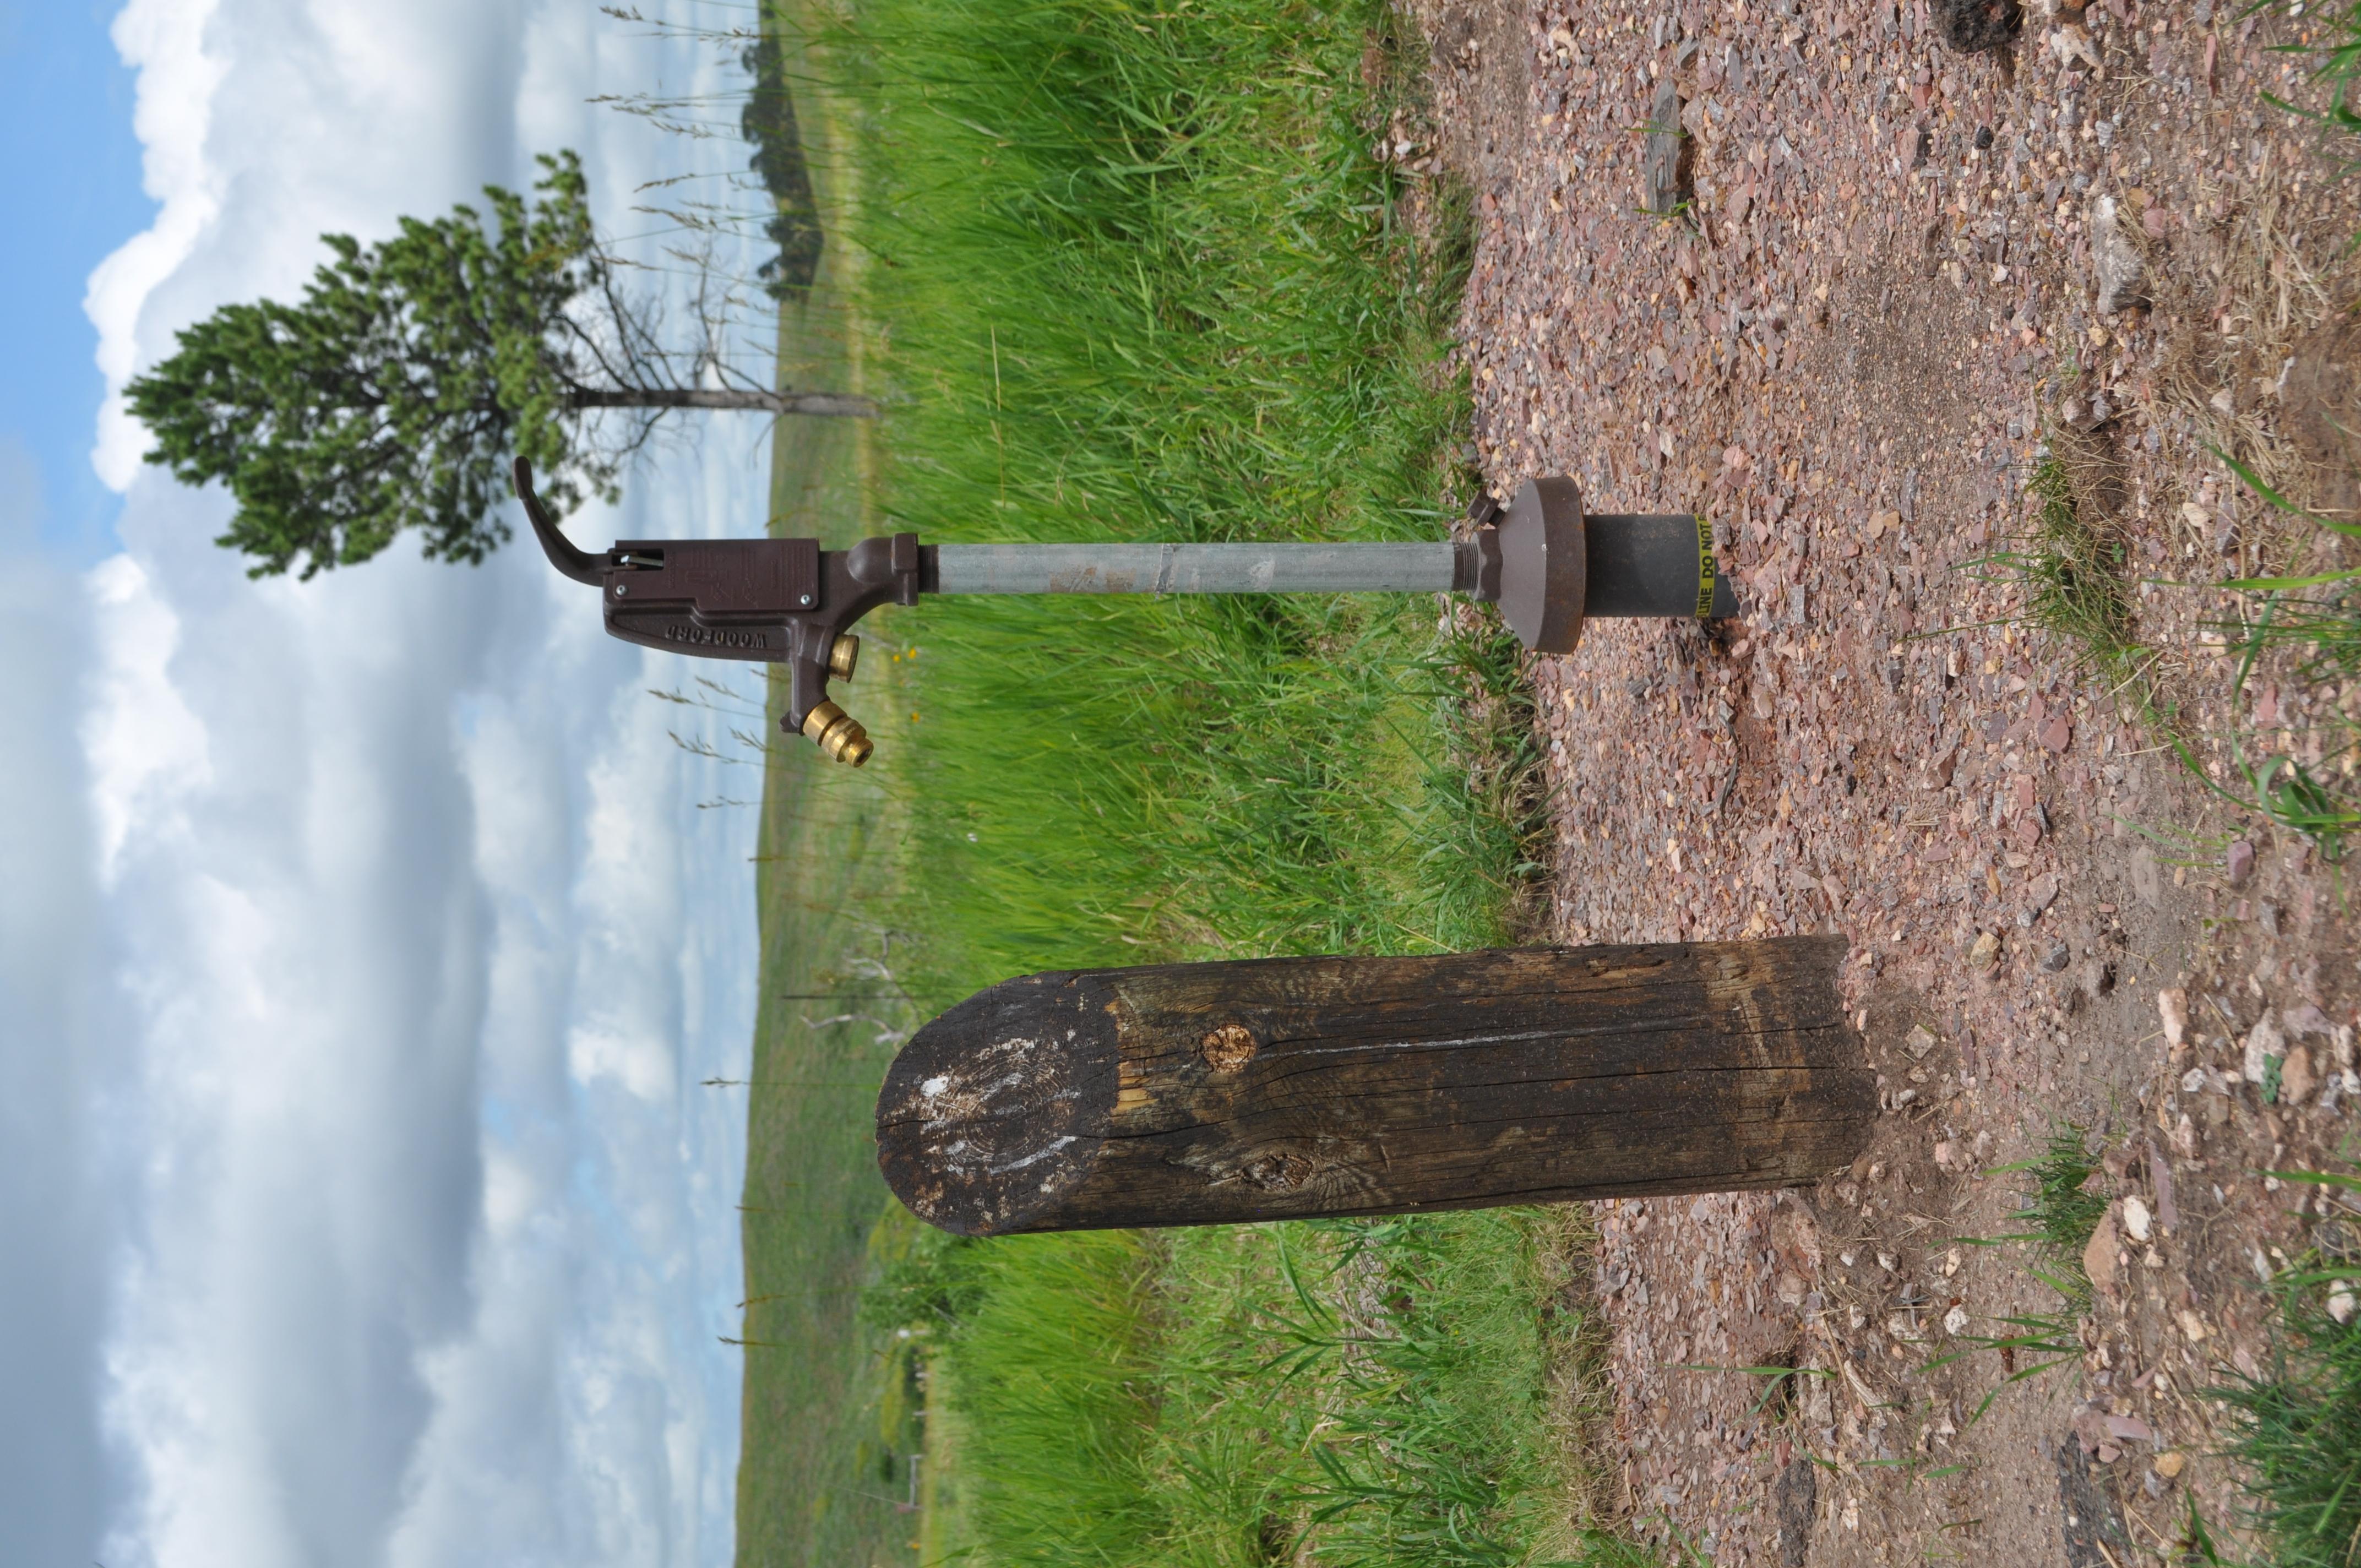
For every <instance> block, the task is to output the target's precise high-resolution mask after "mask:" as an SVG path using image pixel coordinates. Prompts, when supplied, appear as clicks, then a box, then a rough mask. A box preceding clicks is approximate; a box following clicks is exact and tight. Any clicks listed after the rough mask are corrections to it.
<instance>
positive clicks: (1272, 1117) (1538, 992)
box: [877, 937, 1877, 1235]
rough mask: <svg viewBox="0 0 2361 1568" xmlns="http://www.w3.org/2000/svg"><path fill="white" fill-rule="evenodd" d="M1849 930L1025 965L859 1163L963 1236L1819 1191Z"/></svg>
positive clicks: (1838, 1129)
mask: <svg viewBox="0 0 2361 1568" xmlns="http://www.w3.org/2000/svg"><path fill="white" fill-rule="evenodd" d="M1844 950H1845V944H1844V941H1843V938H1836V937H1791V938H1774V939H1772V940H1767V941H1759V942H1712V943H1695V944H1679V945H1664V946H1653V947H1607V948H1519V949H1513V950H1508V951H1499V952H1483V953H1465V954H1455V955H1449V956H1444V957H1440V958H1414V959H1345V958H1320V959H1260V960H1255V961H1249V962H1237V963H1202V964H1165V965H1158V966H1153V967H1148V968H1140V969H1118V970H1069V971H1063V972H1058V973H1050V974H1037V975H1027V976H1025V977H1024V978H1022V979H1019V980H1011V981H1004V982H1002V983H1001V984H999V985H995V986H993V987H992V988H991V989H989V990H987V991H982V992H977V993H976V994H975V995H973V996H971V997H969V998H968V999H967V1000H966V1001H965V1002H962V1003H960V1004H959V1005H957V1006H956V1007H953V1008H951V1009H950V1011H949V1012H947V1013H945V1014H942V1015H941V1016H940V1017H939V1018H937V1019H935V1020H934V1021H933V1022H932V1023H930V1024H928V1025H926V1027H924V1028H922V1029H920V1030H919V1031H918V1032H917V1035H916V1036H913V1037H912V1038H911V1040H910V1043H909V1044H908V1045H907V1046H906V1047H904V1048H903V1050H902V1053H901V1055H900V1056H899V1057H897V1058H895V1062H894V1066H893V1069H892V1070H891V1071H890V1072H889V1073H888V1074H887V1075H886V1079H885V1086H884V1090H883V1091H881V1093H880V1094H879V1097H878V1102H877V1160H878V1164H879V1165H880V1166H881V1167H882V1168H884V1173H885V1179H886V1182H887V1184H888V1185H889V1186H891V1187H892V1188H893V1190H894V1192H895V1195H896V1196H897V1197H899V1198H900V1199H901V1200H902V1201H903V1202H905V1203H906V1204H908V1205H909V1207H910V1208H911V1209H912V1210H913V1211H914V1212H916V1213H917V1215H918V1216H919V1218H921V1219H923V1220H926V1221H928V1222H929V1223H933V1224H936V1225H939V1226H941V1227H943V1228H944V1229H946V1230H950V1231H956V1232H959V1233H961V1234H967V1235H995V1234H1005V1233H1008V1232H1016V1231H1063V1230H1093V1229H1101V1228H1105V1227H1110V1226H1127V1225H1204V1224H1223V1223H1241V1222H1246V1221H1257V1220H1279V1219H1300V1218H1306V1217H1310V1216H1313V1215H1335V1214H1388V1213H1400V1212H1407V1211H1411V1210H1423V1209H1467V1208H1481V1207H1484V1206H1487V1205H1490V1204H1499V1203H1526V1202H1539V1201H1553V1200H1558V1199H1568V1198H1630V1197H1638V1196H1642V1195H1643V1194H1648V1193H1673V1192H1728V1191H1735V1190H1743V1189H1749V1188H1770V1187H1787V1186H1795V1185H1798V1184H1803V1183H1808V1182H1812V1181H1815V1180H1817V1179H1819V1178H1820V1177H1822V1176H1825V1175H1827V1174H1828V1172H1830V1171H1833V1170H1836V1169H1838V1168H1840V1167H1842V1166H1844V1165H1847V1164H1849V1163H1850V1161H1851V1160H1852V1159H1853V1158H1854V1157H1856V1156H1857V1155H1858V1154H1859V1153H1860V1152H1861V1149H1862V1148H1863V1147H1864V1146H1866V1145H1867V1142H1868V1138H1869V1133H1870V1126H1871V1124H1872V1122H1873V1121H1874V1120H1875V1118H1876V1115H1877V1091H1876V1081H1875V1077H1874V1075H1873V1074H1872V1071H1871V1069H1870V1068H1869V1065H1868V1062H1867V1059H1866V1058H1865V1056H1864V1054H1863V1051H1862V1048H1861V1040H1860V1037H1859V1036H1857V1035H1856V1034H1855V1033H1854V1032H1853V1030H1852V1027H1851V1025H1850V1022H1849V1020H1847V1019H1846V1017H1845V1015H1844V1008H1843V1003H1842V1000H1841V999H1840V997H1839V994H1838V992H1837V983H1836V980H1837V968H1838V965H1839V963H1840V962H1841V961H1842V959H1843V956H1844Z"/></svg>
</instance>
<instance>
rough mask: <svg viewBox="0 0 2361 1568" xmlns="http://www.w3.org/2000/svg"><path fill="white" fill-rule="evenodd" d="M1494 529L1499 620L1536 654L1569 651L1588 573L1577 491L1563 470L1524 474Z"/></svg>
mask: <svg viewBox="0 0 2361 1568" xmlns="http://www.w3.org/2000/svg"><path fill="white" fill-rule="evenodd" d="M1499 531H1500V619H1501V620H1505V621H1507V622H1508V623H1509V630H1511V631H1513V632H1515V633H1516V634H1517V641H1520V642H1522V643H1523V644H1524V645H1525V646H1526V647H1528V648H1530V649H1532V651H1533V652H1536V653H1571V652H1574V645H1575V642H1576V640H1577V639H1579V638H1580V637H1581V636H1582V616H1583V606H1584V604H1585V602H1586V601H1587V599H1588V598H1589V588H1590V576H1589V570H1588V565H1587V551H1586V549H1585V547H1584V542H1583V523H1582V491H1581V489H1580V488H1578V487H1576V484H1575V482H1574V481H1573V480H1572V479H1569V478H1567V477H1565V476H1564V475H1553V476H1551V477H1547V478H1542V479H1527V480H1526V481H1525V482H1524V484H1523V486H1522V487H1521V488H1519V489H1518V491H1517V497H1516V499H1514V500H1512V501H1510V503H1509V510H1507V511H1506V512H1505V513H1503V514H1502V516H1501V518H1500V521H1499Z"/></svg>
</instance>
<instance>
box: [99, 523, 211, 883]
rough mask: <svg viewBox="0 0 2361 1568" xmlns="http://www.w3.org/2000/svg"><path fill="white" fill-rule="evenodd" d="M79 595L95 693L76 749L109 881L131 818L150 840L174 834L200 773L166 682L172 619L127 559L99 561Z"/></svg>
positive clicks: (187, 726)
mask: <svg viewBox="0 0 2361 1568" xmlns="http://www.w3.org/2000/svg"><path fill="white" fill-rule="evenodd" d="M88 587H89V593H90V598H91V603H92V607H93V610H94V611H95V612H96V613H95V616H94V619H95V620H96V622H97V626H96V631H97V635H96V638H95V642H96V646H97V650H98V660H97V666H98V667H97V669H96V671H95V672H94V674H95V677H96V682H97V686H98V691H97V693H96V700H95V701H94V702H93V704H92V706H91V709H90V712H89V715H88V717H87V718H86V719H85V720H84V722H83V725H82V751H83V753H84V754H85V756H86V757H87V758H88V759H89V763H90V771H91V804H92V806H93V807H94V808H95V809H96V811H97V814H98V852H99V864H100V866H101V867H102V869H103V870H104V872H106V873H107V874H109V875H112V873H113V872H114V870H115V862H116V860H117V858H118V857H119V856H120V855H121V854H122V852H123V840H124V836H125V835H126V834H127V833H128V832H130V830H131V824H132V821H133V819H134V818H135V817H143V818H145V819H146V820H147V822H148V825H149V828H150V830H151V831H165V830H168V828H167V827H166V825H167V824H173V825H177V824H178V823H179V822H180V820H181V819H180V817H179V815H178V807H177V805H176V802H177V801H178V800H179V799H180V798H181V795H183V793H184V792H186V791H188V790H191V789H194V788H198V787H200V786H202V785H203V784H204V782H205V780H206V775H207V773H209V771H210V769H209V767H208V764H207V762H206V754H205V731H204V727H203V725H201V724H199V723H198V722H197V718H196V715H194V714H192V713H191V712H190V711H189V705H188V704H187V703H185V702H183V701H181V694H180V693H179V692H177V691H175V690H174V689H173V688H172V684H171V681H170V677H169V675H168V674H167V670H168V667H169V666H170V663H171V660H172V653H173V651H174V650H175V649H176V648H178V647H179V645H180V641H181V621H180V618H179V617H178V616H176V615H174V614H173V613H172V611H171V609H170V606H168V605H165V604H163V603H162V602H160V601H159V599H158V598H157V597H156V595H155V593H154V592H153V591H152V589H151V587H150V585H149V583H148V574H147V572H146V571H145V570H143V569H142V568H141V566H140V565H139V563H138V562H137V561H135V560H133V559H132V558H131V557H130V556H128V555H116V556H114V557H112V558H111V559H109V560H106V561H103V562H101V563H100V564H99V565H98V566H97V567H96V568H95V569H94V570H93V571H92V573H91V575H90V579H89V585H88Z"/></svg>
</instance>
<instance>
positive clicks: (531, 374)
mask: <svg viewBox="0 0 2361 1568" xmlns="http://www.w3.org/2000/svg"><path fill="white" fill-rule="evenodd" d="M540 162H541V165H542V169H543V177H542V179H541V180H540V181H537V182H536V183H535V185H534V186H533V190H534V192H536V193H537V194H538V196H539V198H540V199H539V200H538V201H528V199H527V198H525V197H523V196H520V195H518V194H516V193H515V192H510V191H504V190H502V189H500V187H498V186H487V187H485V190H484V195H485V198H486V200H487V203H488V205H489V222H487V221H486V217H485V215H484V214H478V212H477V211H476V209H474V208H472V207H467V206H459V207H455V208H453V209H452V211H451V214H450V215H449V216H448V217H444V218H438V219H435V220H434V221H433V222H424V221H422V220H419V219H416V218H404V219H402V220H401V233H400V234H399V235H397V236H395V237H393V238H391V239H389V240H386V241H384V242H382V243H380V244H378V245H372V246H366V247H365V246H363V245H361V244H360V243H359V242H358V241H357V240H355V239H354V238H352V237H351V236H348V235H326V236H323V238H324V242H325V243H326V245H327V247H328V248H329V249H330V250H331V251H333V252H334V253H335V259H334V260H332V261H330V262H328V263H326V264H324V265H323V266H322V267H321V268H320V269H318V270H317V271H316V272H314V273H313V276H312V280H311V282H310V283H309V284H308V285H306V286H305V288H304V291H303V298H302V301H301V302H299V303H295V304H281V303H280V302H276V301H272V300H263V301H260V302H256V303H253V304H234V305H225V306H224V307H223V308H222V309H220V310H218V311H216V312H214V313H213V314H212V315H211V316H209V317H207V318H206V319H205V320H203V321H202V322H199V323H196V324H195V325H194V326H192V327H190V328H189V329H188V330H186V331H185V332H182V333H181V334H180V336H179V340H178V346H177V348H176V350H175V351H174V353H173V354H172V356H171V357H170V358H168V359H166V360H164V361H163V362H162V363H161V364H159V365H158V366H156V367H154V368H153V369H151V370H149V371H148V373H147V374H146V375H144V376H140V377H138V378H136V379H135V380H133V381H132V382H131V384H130V386H129V388H128V389H127V395H128V399H129V402H130V406H131V411H132V413H133V414H134V415H135V416H137V418H138V419H139V420H140V422H142V423H144V424H146V425H147V426H148V430H149V432H150V433H152V434H153V435H154V436H155V438H156V446H155V449H154V450H153V451H151V452H149V453H148V461H149V462H151V463H158V464H162V465H166V466H170V468H171V470H172V472H173V474H174V475H175V476H177V477H179V478H181V479H182V480H183V481H185V482H187V483H190V484H203V483H204V482H205V481H207V480H211V479H222V480H225V481H226V482H227V483H228V485H229V488H230V493H231V494H232V495H233V496H234V497H236V501H237V513H236V516H235V517H234V518H232V519H231V520H230V526H229V532H226V533H225V534H223V535H222V536H221V537H220V539H219V540H218V541H216V543H221V544H224V545H226V546H229V547H230V548H232V549H236V550H241V551H244V552H245V553H246V554H247V555H248V556H250V557H252V559H253V562H254V565H253V566H252V567H251V569H250V570H249V572H248V574H247V575H248V576H257V577H259V576H275V575H277V574H280V573H283V572H285V571H287V570H288V569H289V568H290V567H291V566H294V565H297V564H298V562H299V561H300V562H301V564H302V576H305V577H309V576H312V575H313V573H314V572H317V571H320V570H321V569H322V568H324V567H329V566H338V565H351V564H353V563H355V562H359V561H366V560H368V558H369V557H370V556H372V555H375V554H377V553H378V552H379V551H380V550H382V549H384V548H385V547H386V546H387V545H388V544H390V543H392V541H393V538H394V536H395V535H396V534H397V533H400V532H401V531H402V530H403V529H406V528H415V529H418V530H420V531H421V532H423V533H424V535H425V540H426V554H427V555H428V556H429V557H431V558H438V559H442V560H446V561H467V562H470V563H474V562H480V561H481V560H482V559H483V558H484V555H485V554H486V553H487V552H488V551H490V550H492V549H494V548H496V547H497V546H498V545H500V543H502V542H504V541H505V540H507V538H508V537H509V532H510V531H509V528H508V525H507V524H506V523H505V522H503V521H500V517H499V515H498V509H499V506H500V502H501V501H502V500H503V499H505V497H506V495H507V493H508V491H507V477H506V476H507V472H508V460H509V458H510V457H511V455H522V456H524V457H528V458H530V459H532V461H533V466H534V467H535V468H536V469H537V470H539V471H541V472H542V473H544V474H546V475H548V476H549V478H548V480H547V481H546V483H545V486H544V488H543V489H542V492H541V493H542V495H543V497H544V499H545V500H546V501H547V502H548V503H549V504H550V505H551V506H553V507H554V508H555V509H558V510H560V511H561V512H563V511H564V510H571V509H572V508H573V507H574V506H575V505H577V504H578V503H579V501H580V500H581V499H582V497H583V495H584V494H585V493H586V492H589V493H596V494H600V495H605V496H608V497H609V498H611V497H612V496H613V494H614V489H615V477H616V475H617V473H618V472H619V470H620V466H621V465H622V464H623V463H624V462H625V461H626V460H627V459H628V458H629V457H630V456H631V454H633V453H634V452H636V451H637V450H638V449H639V448H640V446H641V445H642V444H644V443H645V442H646V440H647V439H648V437H649V435H650V434H651V433H653V430H654V428H655V425H656V422H658V421H659V420H661V419H662V418H663V417H664V415H665V414H667V413H669V412H671V411H675V410H678V409H746V410H753V411H762V412H766V413H770V414H774V415H776V414H787V413H807V414H838V415H866V414H871V413H873V412H874V411H875V409H874V407H873V405H872V404H871V403H870V402H869V401H868V400H866V399H862V398H857V397H851V396H846V395H844V394H840V393H829V392H780V391H775V390H773V389H769V388H766V387H762V386H759V385H755V384H752V382H751V381H750V380H749V379H748V378H746V377H744V376H742V375H741V374H739V373H738V372H736V371H735V370H734V368H733V367H731V366H730V364H729V363H728V361H727V359H726V357H725V356H724V354H723V352H722V351H723V347H724V344H725V339H726V337H727V334H728V330H729V327H730V323H729V321H728V320H727V319H726V316H725V314H724V313H722V312H721V311H719V310H717V309H712V308H708V306H709V305H710V303H711V300H712V294H711V288H710V278H709V275H706V277H705V284H706V286H705V288H704V289H703V291H701V292H700V296H699V299H698V323H697V334H696V341H695V342H693V343H691V344H689V345H687V346H685V347H683V346H676V345H675V346H668V345H666V344H665V343H664V338H663V334H662V330H661V329H662V327H663V322H662V318H661V313H660V311H659V309H658V307H657V306H656V305H655V304H654V303H653V302H652V301H647V300H639V299H634V298H633V297H632V296H631V294H630V293H629V291H626V290H625V289H624V287H623V286H622V282H621V278H620V273H621V272H622V271H623V270H625V269H624V267H623V264H621V263H619V262H618V261H617V260H616V259H615V258H611V257H609V255H608V254H607V253H606V252H605V251H604V250H602V249H601V248H600V247H599V245H598V239H597V236H596V235H595V234H594V233H593V232H592V229H591V225H590V211H589V203H588V185H587V182H586V181H585V180H584V178H583V175H582V167H581V163H580V160H579V159H577V158H576V156H575V155H574V154H573V153H571V152H565V153H561V154H559V155H558V156H557V157H555V158H548V157H544V158H543V159H540Z"/></svg>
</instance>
